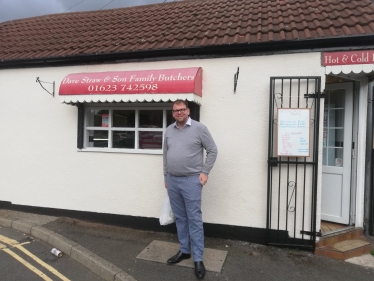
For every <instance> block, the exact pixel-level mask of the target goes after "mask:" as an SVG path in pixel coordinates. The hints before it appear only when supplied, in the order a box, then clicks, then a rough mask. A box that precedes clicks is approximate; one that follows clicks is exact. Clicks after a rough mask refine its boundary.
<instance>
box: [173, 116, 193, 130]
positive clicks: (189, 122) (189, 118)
mask: <svg viewBox="0 0 374 281" xmlns="http://www.w3.org/2000/svg"><path fill="white" fill-rule="evenodd" d="M191 123H192V122H191V117H188V119H187V122H186V124H185V125H184V126H186V125H188V126H191ZM174 128H178V129H179V127H178V126H177V122H174Z"/></svg>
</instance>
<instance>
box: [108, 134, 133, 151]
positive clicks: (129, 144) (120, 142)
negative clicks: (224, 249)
mask: <svg viewBox="0 0 374 281" xmlns="http://www.w3.org/2000/svg"><path fill="white" fill-rule="evenodd" d="M112 139H113V143H112V147H113V148H135V132H134V131H113V135H112Z"/></svg>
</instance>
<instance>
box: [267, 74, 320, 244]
mask: <svg viewBox="0 0 374 281" xmlns="http://www.w3.org/2000/svg"><path fill="white" fill-rule="evenodd" d="M321 97H322V94H321V77H271V78H270V99H269V144H268V190H267V192H268V195H267V220H266V228H267V241H268V244H271V245H279V246H288V247H298V248H306V249H310V250H314V247H315V241H316V235H317V234H318V233H317V231H316V208H317V183H318V155H319V151H318V147H319V123H320V99H321ZM281 108H283V109H285V108H289V109H309V110H310V113H309V114H310V123H309V127H310V130H309V134H310V139H309V150H308V151H309V153H308V155H307V156H301V157H300V156H297V157H296V156H292V155H291V156H290V155H286V156H284V155H280V154H279V152H278V150H277V145H278V137H277V133H278V129H279V128H278V116H277V114H278V109H281Z"/></svg>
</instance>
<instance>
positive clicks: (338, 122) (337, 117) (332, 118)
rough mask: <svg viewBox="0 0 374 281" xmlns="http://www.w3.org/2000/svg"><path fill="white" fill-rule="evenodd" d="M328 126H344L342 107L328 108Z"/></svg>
mask: <svg viewBox="0 0 374 281" xmlns="http://www.w3.org/2000/svg"><path fill="white" fill-rule="evenodd" d="M329 127H344V109H335V110H333V109H330V110H329Z"/></svg>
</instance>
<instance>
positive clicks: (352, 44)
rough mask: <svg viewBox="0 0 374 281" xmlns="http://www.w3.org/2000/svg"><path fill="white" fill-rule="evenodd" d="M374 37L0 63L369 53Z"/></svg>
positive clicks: (33, 64) (23, 64)
mask: <svg viewBox="0 0 374 281" xmlns="http://www.w3.org/2000/svg"><path fill="white" fill-rule="evenodd" d="M373 42H374V35H373V34H371V35H365V36H361V35H360V36H349V37H346V36H341V37H329V38H321V39H306V40H292V41H276V42H265V43H262V42H261V43H253V44H251V43H242V44H226V45H212V46H203V47H200V46H198V47H188V48H185V47H182V48H166V49H155V50H132V51H126V52H121V53H103V54H89V55H74V56H58V57H47V58H29V59H19V60H1V61H0V69H5V68H19V67H40V66H61V65H76V64H87V63H103V62H105V63H108V62H113V63H115V62H117V60H121V61H124V60H144V59H163V60H170V58H173V59H178V58H179V59H180V58H181V57H182V58H183V57H187V58H188V59H191V58H193V57H195V56H199V57H200V56H208V57H222V56H225V57H229V56H244V55H269V54H274V53H281V52H286V53H291V52H295V51H298V52H300V51H304V52H311V51H321V50H329V51H336V50H339V49H344V50H347V49H350V50H354V49H369V48H374V43H373Z"/></svg>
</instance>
